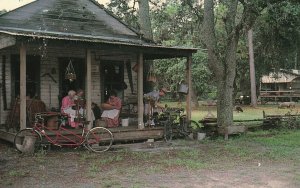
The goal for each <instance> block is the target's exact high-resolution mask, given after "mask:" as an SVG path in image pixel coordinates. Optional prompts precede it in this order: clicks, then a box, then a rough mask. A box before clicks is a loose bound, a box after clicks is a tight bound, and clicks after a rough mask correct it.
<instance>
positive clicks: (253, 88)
mask: <svg viewBox="0 0 300 188" xmlns="http://www.w3.org/2000/svg"><path fill="white" fill-rule="evenodd" d="M248 46H249V65H250V83H251V105H252V106H253V107H256V106H257V100H256V99H257V96H256V81H255V66H254V52H253V30H252V29H249V30H248Z"/></svg>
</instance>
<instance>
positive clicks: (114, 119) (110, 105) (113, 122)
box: [101, 91, 122, 127]
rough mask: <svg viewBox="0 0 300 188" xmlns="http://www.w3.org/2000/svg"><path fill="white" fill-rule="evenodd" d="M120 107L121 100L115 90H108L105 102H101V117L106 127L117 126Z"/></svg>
mask: <svg viewBox="0 0 300 188" xmlns="http://www.w3.org/2000/svg"><path fill="white" fill-rule="evenodd" d="M121 108H122V102H121V99H120V98H119V97H117V94H116V92H115V91H110V96H109V98H108V100H107V102H106V103H102V104H101V109H102V110H103V112H102V115H101V117H102V119H103V120H104V121H105V123H106V125H107V127H117V126H119V123H120V122H119V115H120V110H121Z"/></svg>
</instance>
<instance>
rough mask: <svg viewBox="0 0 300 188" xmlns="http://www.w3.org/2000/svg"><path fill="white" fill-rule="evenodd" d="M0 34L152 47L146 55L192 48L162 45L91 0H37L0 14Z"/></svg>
mask: <svg viewBox="0 0 300 188" xmlns="http://www.w3.org/2000/svg"><path fill="white" fill-rule="evenodd" d="M0 33H4V34H9V35H11V36H18V37H33V38H46V39H53V40H68V41H80V42H89V43H106V44H111V45H114V44H116V45H126V46H131V47H141V48H142V49H149V48H150V49H155V50H156V51H157V52H155V50H152V52H148V55H147V52H146V53H145V54H146V58H148V59H155V58H154V55H157V56H156V58H170V57H184V56H187V55H189V54H191V53H195V52H196V51H197V49H195V48H182V47H165V46H161V45H157V44H155V43H154V42H153V41H149V40H147V39H145V38H143V37H142V35H141V33H139V32H138V31H136V30H135V29H133V28H131V27H129V26H128V25H126V24H125V23H124V22H122V21H120V20H119V19H118V18H116V17H115V16H114V15H113V14H111V13H110V12H109V11H107V10H106V9H105V8H104V7H103V6H102V5H100V4H98V3H97V2H96V1H94V0H76V1H74V0H37V1H34V2H32V3H29V4H27V5H25V6H23V7H20V8H18V9H15V10H13V11H11V12H8V13H5V14H3V15H1V16H0Z"/></svg>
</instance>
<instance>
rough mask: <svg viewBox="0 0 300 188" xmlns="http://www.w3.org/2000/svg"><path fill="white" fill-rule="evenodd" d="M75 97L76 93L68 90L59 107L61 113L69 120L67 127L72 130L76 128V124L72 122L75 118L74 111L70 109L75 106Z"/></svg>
mask: <svg viewBox="0 0 300 188" xmlns="http://www.w3.org/2000/svg"><path fill="white" fill-rule="evenodd" d="M75 96H76V92H75V91H73V90H70V91H69V92H68V95H67V96H65V97H64V98H63V99H62V105H61V113H65V114H68V115H69V119H68V121H69V125H70V126H71V127H73V128H77V127H78V122H75V121H74V119H75V118H76V110H74V109H73V108H72V107H74V106H75V105H76V104H75V103H74V98H75Z"/></svg>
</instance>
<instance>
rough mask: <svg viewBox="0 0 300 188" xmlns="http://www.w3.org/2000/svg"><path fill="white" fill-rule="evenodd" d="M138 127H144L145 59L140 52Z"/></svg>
mask: <svg viewBox="0 0 300 188" xmlns="http://www.w3.org/2000/svg"><path fill="white" fill-rule="evenodd" d="M137 61H138V80H137V82H138V88H137V89H138V92H137V93H138V128H139V129H144V128H145V126H144V103H143V96H144V94H143V87H144V86H143V66H144V62H143V61H144V60H143V54H142V53H140V54H139V55H138V59H137Z"/></svg>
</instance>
